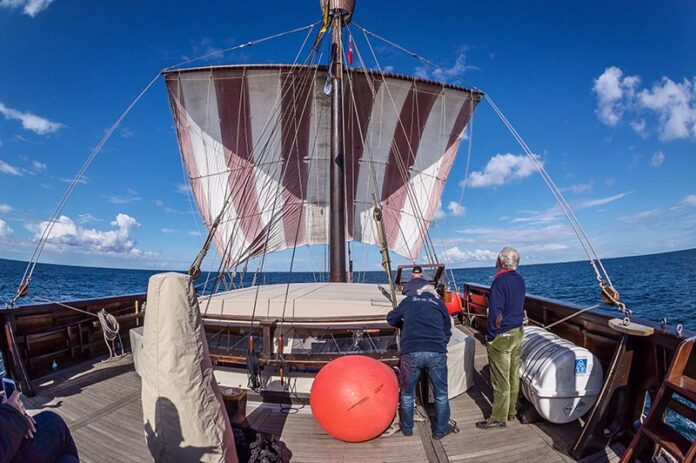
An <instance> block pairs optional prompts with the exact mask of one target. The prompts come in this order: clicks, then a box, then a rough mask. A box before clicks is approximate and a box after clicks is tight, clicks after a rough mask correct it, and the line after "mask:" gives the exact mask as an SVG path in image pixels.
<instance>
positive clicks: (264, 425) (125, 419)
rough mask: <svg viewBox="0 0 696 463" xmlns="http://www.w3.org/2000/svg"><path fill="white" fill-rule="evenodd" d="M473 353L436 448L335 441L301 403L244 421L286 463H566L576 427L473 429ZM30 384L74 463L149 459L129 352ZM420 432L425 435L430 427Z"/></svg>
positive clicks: (612, 453) (479, 358)
mask: <svg viewBox="0 0 696 463" xmlns="http://www.w3.org/2000/svg"><path fill="white" fill-rule="evenodd" d="M476 349H477V351H476V355H475V364H476V379H475V384H474V386H473V387H472V388H471V389H470V390H469V391H467V392H466V393H464V394H462V395H461V396H459V397H457V398H455V399H453V400H452V401H451V402H450V404H451V409H452V419H454V420H456V421H457V423H458V425H459V427H460V429H461V431H460V432H459V433H457V434H452V435H449V436H447V437H445V438H444V439H442V440H441V441H439V442H438V445H437V447H436V448H434V447H432V444H431V442H430V441H429V440H428V439H429V432H423V433H414V436H412V437H405V436H403V435H402V434H401V433H397V434H396V435H394V436H392V437H388V438H378V439H373V440H371V441H369V442H364V443H359V444H349V443H345V442H341V441H338V440H336V439H333V438H332V437H330V436H328V435H327V434H326V433H325V432H324V431H323V430H322V429H321V428H320V427H319V426H318V425H317V423H316V421H315V420H314V418H313V417H312V414H311V410H310V407H309V405H308V404H304V405H295V406H294V407H293V409H291V410H287V408H282V407H281V406H280V405H278V404H260V403H251V402H250V403H249V404H248V405H247V416H248V420H249V422H250V423H251V425H252V427H254V428H255V429H257V430H259V431H263V432H267V433H271V434H275V435H277V436H280V439H281V441H283V442H284V443H285V444H286V446H287V447H288V448H289V449H290V451H291V452H292V462H303V463H304V462H306V463H323V462H327V461H341V462H364V461H371V462H387V463H397V462H398V463H401V462H427V461H451V462H461V463H469V462H476V461H489V462H492V463H495V462H505V463H515V462H559V463H565V462H570V461H573V460H572V458H570V457H569V456H568V455H567V454H565V453H564V451H567V449H568V448H569V447H570V446H572V444H573V442H574V439H575V438H576V437H577V435H578V432H579V426H578V425H577V424H574V425H564V426H555V425H549V424H542V425H539V426H537V425H523V424H520V423H518V422H512V423H510V424H509V426H507V427H506V428H504V429H496V430H488V431H484V430H480V429H477V428H476V427H475V425H474V424H475V422H476V421H479V420H481V419H482V418H483V417H484V416H486V415H487V414H488V413H489V412H490V401H491V388H490V384H489V380H488V372H487V368H488V367H487V358H486V355H485V348H484V347H483V346H482V345H481V344H479V343H477V346H476ZM34 386H35V388H36V391H37V395H36V396H35V397H32V398H30V399H27V408H28V409H30V410H31V413H32V414H34V413H38V412H40V411H42V410H53V411H55V412H57V413H58V414H60V415H61V416H62V417H63V418H64V419H65V420H66V422H67V423H68V426H69V427H70V429H71V430H72V433H73V436H74V437H75V441H76V442H77V445H78V448H79V451H80V457H81V460H82V461H84V462H87V463H91V462H95V463H96V462H103V461H114V462H119V461H123V462H145V461H152V459H151V457H150V454H149V451H148V449H147V445H146V443H145V438H144V432H143V424H142V421H143V420H142V406H141V402H140V378H139V377H138V375H137V374H136V373H135V371H134V369H133V362H132V358H131V357H130V356H129V355H128V356H126V357H124V358H122V359H120V360H116V361H111V362H109V363H98V362H97V363H93V364H84V365H81V366H79V367H76V368H72V369H66V370H63V371H60V372H57V373H54V374H52V375H49V376H47V377H45V378H42V379H41V380H39V381H35V384H34ZM420 427H422V428H423V429H425V430H429V428H430V425H429V423H423V425H421V426H420ZM420 434H423V436H421V435H420ZM424 444H425V445H424ZM426 449H427V451H426ZM621 451H622V450H621V449H605V450H604V451H603V452H600V453H598V454H596V455H593V456H590V457H588V458H586V459H584V460H583V463H594V462H612V463H613V462H615V461H617V460H618V455H619V454H620V453H621Z"/></svg>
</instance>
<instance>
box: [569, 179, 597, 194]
mask: <svg viewBox="0 0 696 463" xmlns="http://www.w3.org/2000/svg"><path fill="white" fill-rule="evenodd" d="M593 188H594V185H593V184H592V182H587V183H577V184H575V185H571V186H569V187H566V188H561V191H571V192H573V193H575V194H581V193H589V192H590V191H592V189H593Z"/></svg>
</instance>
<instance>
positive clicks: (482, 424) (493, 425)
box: [476, 420, 506, 429]
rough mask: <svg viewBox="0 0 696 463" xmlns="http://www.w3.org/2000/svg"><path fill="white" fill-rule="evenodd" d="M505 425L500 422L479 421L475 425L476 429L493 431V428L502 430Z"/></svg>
mask: <svg viewBox="0 0 696 463" xmlns="http://www.w3.org/2000/svg"><path fill="white" fill-rule="evenodd" d="M505 426H506V425H505V423H503V422H502V421H489V420H485V421H479V422H478V423H476V427H477V428H479V429H493V428H504V427H505Z"/></svg>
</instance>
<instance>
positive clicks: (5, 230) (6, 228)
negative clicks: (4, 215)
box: [0, 219, 14, 238]
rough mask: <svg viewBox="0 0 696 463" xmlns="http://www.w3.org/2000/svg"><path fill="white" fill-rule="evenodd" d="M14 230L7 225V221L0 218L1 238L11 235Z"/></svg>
mask: <svg viewBox="0 0 696 463" xmlns="http://www.w3.org/2000/svg"><path fill="white" fill-rule="evenodd" d="M13 231H14V230H12V229H11V228H10V226H9V225H7V222H5V221H4V220H2V219H0V238H5V237H7V236H10V234H11V233H12V232H13Z"/></svg>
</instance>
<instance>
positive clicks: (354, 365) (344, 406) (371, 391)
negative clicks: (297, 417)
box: [309, 355, 399, 442]
mask: <svg viewBox="0 0 696 463" xmlns="http://www.w3.org/2000/svg"><path fill="white" fill-rule="evenodd" d="M398 401H399V383H398V381H397V378H396V374H395V373H394V371H393V370H392V369H391V368H389V367H388V366H386V365H385V364H383V363H382V362H379V361H377V360H375V359H373V358H370V357H365V356H363V355H347V356H345V357H339V358H337V359H335V360H332V361H331V362H329V363H328V364H326V365H325V366H324V367H323V368H322V369H321V370H320V371H319V374H318V375H317V377H316V378H315V379H314V383H313V384H312V390H311V392H310V394H309V404H310V406H311V408H312V415H314V419H315V420H317V423H319V426H321V427H322V429H323V430H324V431H326V432H327V433H328V434H330V435H331V436H333V437H335V438H336V439H339V440H342V441H345V442H363V441H366V440H370V439H373V438H375V437H377V436H379V435H380V434H382V433H383V432H384V430H385V429H387V428H388V427H389V425H390V424H391V422H392V420H393V419H394V415H395V414H396V407H397V404H398Z"/></svg>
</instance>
